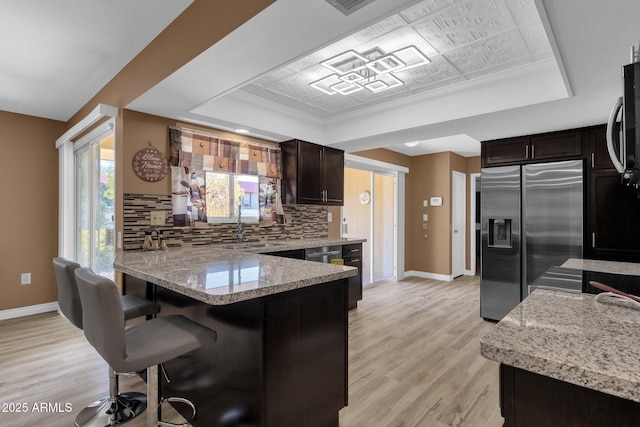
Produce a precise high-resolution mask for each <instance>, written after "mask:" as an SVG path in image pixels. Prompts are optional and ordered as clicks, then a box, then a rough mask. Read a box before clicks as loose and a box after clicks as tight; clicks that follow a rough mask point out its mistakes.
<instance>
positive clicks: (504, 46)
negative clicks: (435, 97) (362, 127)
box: [239, 0, 554, 118]
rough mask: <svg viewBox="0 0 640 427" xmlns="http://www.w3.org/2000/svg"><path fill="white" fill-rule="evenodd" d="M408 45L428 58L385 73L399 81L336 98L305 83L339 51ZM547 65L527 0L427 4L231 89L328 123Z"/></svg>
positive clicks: (434, 0)
mask: <svg viewBox="0 0 640 427" xmlns="http://www.w3.org/2000/svg"><path fill="white" fill-rule="evenodd" d="M407 46H414V47H416V48H417V49H418V50H419V51H421V52H422V53H423V54H424V55H426V56H427V57H428V58H429V60H430V61H431V62H430V63H429V64H426V65H420V66H415V67H413V68H411V69H408V70H400V71H397V72H393V73H390V74H393V76H395V77H396V78H397V79H399V80H400V81H401V82H402V83H403V84H402V85H399V86H397V87H393V88H390V89H388V90H384V91H381V92H378V93H373V92H371V91H370V90H359V91H358V92H355V93H352V94H349V95H343V94H340V93H334V94H332V95H329V94H326V93H323V92H321V91H319V90H316V89H315V88H313V87H311V86H309V85H310V84H311V83H313V82H315V81H317V80H318V79H321V78H323V77H325V76H328V75H330V74H331V71H329V70H327V69H326V68H325V67H323V66H322V65H320V62H322V61H325V60H327V59H329V58H332V57H335V56H336V55H339V54H341V53H343V52H347V51H355V52H357V53H359V54H362V53H364V52H367V51H371V50H372V49H374V50H376V49H377V50H378V51H379V52H380V51H381V52H383V53H389V52H393V51H397V50H399V49H402V48H404V47H407ZM550 60H554V57H553V52H552V48H551V43H550V41H549V39H548V37H547V33H546V32H545V28H544V25H543V22H542V20H541V18H540V15H539V13H538V10H537V9H536V5H535V3H534V1H533V0H518V1H509V2H507V1H504V0H466V1H465V0H427V1H423V2H420V3H418V4H417V5H415V6H413V7H410V8H408V9H406V10H403V11H401V12H399V13H396V14H393V15H392V16H390V17H388V18H385V19H383V20H381V21H379V22H377V23H375V24H373V25H370V26H368V27H366V28H364V29H362V30H360V31H358V32H356V33H355V34H353V35H351V36H349V37H347V38H345V39H343V40H340V41H338V42H336V43H334V44H331V45H329V46H326V47H324V48H322V49H320V50H317V51H315V52H313V53H311V54H309V55H307V56H304V57H302V58H299V59H297V60H295V61H293V62H291V63H289V64H287V65H285V66H282V67H280V68H277V69H275V70H273V71H271V72H269V73H266V74H264V75H262V76H260V77H258V78H256V79H255V80H253V81H251V82H249V83H248V84H246V85H244V86H242V87H241V88H239V91H241V92H243V93H244V94H247V95H250V96H253V97H258V98H262V99H263V100H266V101H269V102H275V103H277V104H281V105H283V106H286V107H289V108H292V109H296V110H298V111H304V112H306V113H309V114H312V115H315V116H318V117H321V118H329V117H332V116H337V115H342V114H345V113H349V112H353V111H357V110H360V109H362V108H366V107H370V106H374V105H380V104H383V103H386V102H390V101H396V100H400V99H403V98H406V97H408V96H413V95H419V94H425V93H427V92H429V91H434V90H437V89H441V88H445V87H450V86H454V85H459V84H463V83H467V82H471V81H475V80H478V79H482V78H484V77H487V76H492V75H497V74H499V73H503V72H505V71H508V70H512V69H515V68H518V67H523V66H529V65H531V64H534V63H539V62H543V61H550Z"/></svg>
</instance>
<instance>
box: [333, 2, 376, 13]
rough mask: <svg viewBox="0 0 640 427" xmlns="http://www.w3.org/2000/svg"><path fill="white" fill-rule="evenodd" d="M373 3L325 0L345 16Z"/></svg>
mask: <svg viewBox="0 0 640 427" xmlns="http://www.w3.org/2000/svg"><path fill="white" fill-rule="evenodd" d="M373 2H374V0H327V3H329V4H330V5H331V6H333V7H335V8H336V9H338V10H339V11H340V12H342V13H343V14H345V15H350V14H351V13H353V12H355V11H356V10H358V9H360V8H361V7H364V6H366V5H368V4H369V3H373Z"/></svg>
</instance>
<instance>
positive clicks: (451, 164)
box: [352, 149, 480, 275]
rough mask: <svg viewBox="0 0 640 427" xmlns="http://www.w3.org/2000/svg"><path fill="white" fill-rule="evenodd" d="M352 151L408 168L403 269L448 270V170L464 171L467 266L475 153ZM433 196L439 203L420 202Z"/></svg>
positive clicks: (468, 263)
mask: <svg viewBox="0 0 640 427" xmlns="http://www.w3.org/2000/svg"><path fill="white" fill-rule="evenodd" d="M352 154H354V155H357V156H362V157H366V158H370V159H374V160H379V161H383V162H387V163H392V164H396V165H400V166H405V167H408V168H409V173H408V174H407V175H406V182H405V183H406V188H405V206H404V209H403V211H404V215H405V265H404V269H405V271H409V270H415V271H421V272H427V273H435V274H443V275H449V274H451V192H452V178H451V172H452V171H454V170H455V171H458V172H462V173H465V174H466V175H467V196H466V208H467V215H466V217H467V227H466V236H467V239H466V241H467V244H466V246H467V249H466V260H465V268H466V269H470V268H471V259H470V256H469V252H470V251H469V248H470V240H471V239H470V233H471V232H472V231H473V230H474V228H473V223H474V220H473V218H470V206H471V204H470V201H469V197H470V194H471V181H470V174H472V173H479V172H480V157H479V156H476V157H462V156H459V155H457V154H455V153H451V152H445V153H436V154H427V155H423V156H413V157H409V156H405V155H403V154H400V153H395V152H393V151H390V150H385V149H375V150H366V151H359V152H355V153H352ZM437 196H440V197H442V202H443V203H442V206H428V207H423V206H422V201H423V200H429V199H430V198H431V197H437ZM478 208H479V207H478ZM424 213H426V214H428V215H429V221H428V222H427V229H426V230H424V229H423V228H422V227H423V221H422V214H424Z"/></svg>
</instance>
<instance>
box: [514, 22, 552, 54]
mask: <svg viewBox="0 0 640 427" xmlns="http://www.w3.org/2000/svg"><path fill="white" fill-rule="evenodd" d="M519 29H520V35H521V36H522V39H523V40H524V42H525V44H526V46H527V49H528V50H529V53H530V54H531V55H538V54H541V53H544V52H549V53H551V45H550V44H549V39H548V38H547V34H546V33H545V32H544V27H543V26H542V22H539V21H538V22H535V21H533V22H529V23H528V24H524V25H522V26H521V27H520V28H519Z"/></svg>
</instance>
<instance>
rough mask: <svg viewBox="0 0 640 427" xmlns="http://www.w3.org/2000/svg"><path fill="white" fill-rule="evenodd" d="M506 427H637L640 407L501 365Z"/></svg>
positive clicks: (614, 397)
mask: <svg viewBox="0 0 640 427" xmlns="http://www.w3.org/2000/svg"><path fill="white" fill-rule="evenodd" d="M500 409H501V412H502V416H503V417H504V427H540V426H564V427H570V426H573V427H620V426H637V425H639V424H638V420H640V403H638V402H634V401H631V400H627V399H623V398H620V397H617V396H612V395H610V394H606V393H602V392H600V391H596V390H592V389H588V388H585V387H581V386H577V385H574V384H570V383H567V382H564V381H560V380H557V379H554V378H549V377H546V376H544V375H540V374H535V373H533V372H529V371H525V370H523V369H519V368H514V367H512V366H508V365H504V364H503V365H500Z"/></svg>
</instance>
